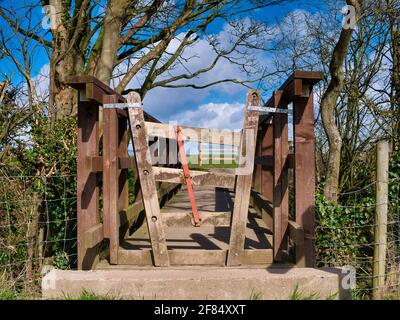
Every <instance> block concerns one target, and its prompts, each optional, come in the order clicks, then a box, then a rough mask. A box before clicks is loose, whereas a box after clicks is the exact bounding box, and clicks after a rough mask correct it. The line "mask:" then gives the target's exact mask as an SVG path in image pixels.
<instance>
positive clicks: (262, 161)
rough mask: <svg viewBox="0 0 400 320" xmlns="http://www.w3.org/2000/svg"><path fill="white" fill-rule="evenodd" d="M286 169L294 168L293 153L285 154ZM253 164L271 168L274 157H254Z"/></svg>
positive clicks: (267, 168)
mask: <svg viewBox="0 0 400 320" xmlns="http://www.w3.org/2000/svg"><path fill="white" fill-rule="evenodd" d="M287 161H288V169H294V153H289V154H288V156H287ZM254 163H255V164H257V165H261V166H262V167H264V168H265V169H266V170H272V169H273V167H274V157H273V156H269V155H268V156H260V157H256V159H255V162H254Z"/></svg>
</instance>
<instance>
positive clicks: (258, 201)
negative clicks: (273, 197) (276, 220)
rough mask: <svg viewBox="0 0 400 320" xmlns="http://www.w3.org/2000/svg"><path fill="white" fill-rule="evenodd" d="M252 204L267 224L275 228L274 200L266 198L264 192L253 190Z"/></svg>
mask: <svg viewBox="0 0 400 320" xmlns="http://www.w3.org/2000/svg"><path fill="white" fill-rule="evenodd" d="M251 198H252V205H253V207H254V209H255V210H256V211H257V213H258V214H259V215H260V216H261V219H262V220H263V221H264V223H265V224H266V226H267V227H268V228H270V230H272V229H273V216H272V215H273V209H272V202H271V201H270V200H268V199H266V198H265V197H264V196H263V195H262V194H260V193H258V192H256V191H253V190H252V191H251Z"/></svg>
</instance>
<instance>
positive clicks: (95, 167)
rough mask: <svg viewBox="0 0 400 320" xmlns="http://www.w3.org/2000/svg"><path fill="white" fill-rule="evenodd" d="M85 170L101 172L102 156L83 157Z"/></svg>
mask: <svg viewBox="0 0 400 320" xmlns="http://www.w3.org/2000/svg"><path fill="white" fill-rule="evenodd" d="M85 166H86V170H88V171H90V172H102V171H103V158H102V157H99V156H96V157H92V156H86V157H85Z"/></svg>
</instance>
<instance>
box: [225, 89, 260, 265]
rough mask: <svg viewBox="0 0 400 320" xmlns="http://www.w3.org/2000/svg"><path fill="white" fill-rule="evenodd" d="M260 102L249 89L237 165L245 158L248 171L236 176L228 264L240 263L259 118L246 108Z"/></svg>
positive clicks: (254, 92)
mask: <svg viewBox="0 0 400 320" xmlns="http://www.w3.org/2000/svg"><path fill="white" fill-rule="evenodd" d="M260 102H261V96H260V93H259V92H258V91H257V90H251V91H250V92H249V93H248V94H247V101H246V112H245V116H244V125H243V132H242V141H241V144H240V150H239V166H241V165H243V163H244V158H246V163H244V165H245V166H247V168H246V171H247V170H249V172H248V173H243V174H240V175H238V176H237V178H236V187H235V203H234V208H233V214H232V223H231V235H230V240H229V251H228V258H227V265H228V266H234V265H240V264H241V261H242V256H243V252H244V244H245V237H246V225H247V217H248V213H249V203H250V192H251V183H252V180H253V170H254V157H255V144H256V139H257V129H258V119H259V114H258V111H251V110H248V108H249V107H250V106H252V105H253V106H259V105H260ZM249 135H250V136H249ZM249 142H252V144H253V145H252V146H248V145H246V144H247V143H249ZM246 153H247V154H246ZM239 170H240V167H239Z"/></svg>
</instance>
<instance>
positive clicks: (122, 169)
mask: <svg viewBox="0 0 400 320" xmlns="http://www.w3.org/2000/svg"><path fill="white" fill-rule="evenodd" d="M125 159H128V161H129V162H130V163H128V164H132V163H134V162H135V159H133V158H129V157H128V121H127V119H126V118H118V174H119V177H118V215H119V219H120V218H121V215H122V214H123V212H124V209H125V208H127V207H128V205H129V184H128V168H129V166H121V160H125ZM122 164H123V163H122ZM120 226H121V221H120V220H118V225H117V230H119V231H120V232H119V237H120V238H121V239H123V238H124V236H125V233H124V232H121V231H122V230H121V229H120Z"/></svg>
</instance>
